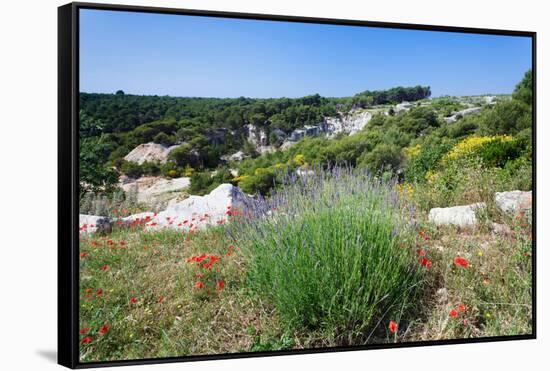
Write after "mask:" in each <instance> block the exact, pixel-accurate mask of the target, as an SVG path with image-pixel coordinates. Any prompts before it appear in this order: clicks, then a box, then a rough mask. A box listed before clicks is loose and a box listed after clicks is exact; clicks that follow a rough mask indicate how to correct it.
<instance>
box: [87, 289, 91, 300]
mask: <svg viewBox="0 0 550 371" xmlns="http://www.w3.org/2000/svg"><path fill="white" fill-rule="evenodd" d="M91 292H92V289H86V290H85V293H86V298H89V297H90V293H91Z"/></svg>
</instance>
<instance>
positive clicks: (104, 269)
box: [100, 265, 109, 271]
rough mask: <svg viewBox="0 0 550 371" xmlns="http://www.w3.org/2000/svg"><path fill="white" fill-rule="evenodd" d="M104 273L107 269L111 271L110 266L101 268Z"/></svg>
mask: <svg viewBox="0 0 550 371" xmlns="http://www.w3.org/2000/svg"><path fill="white" fill-rule="evenodd" d="M100 269H101V270H102V271H106V270H107V269H109V266H108V265H104V266H102V267H101V268H100Z"/></svg>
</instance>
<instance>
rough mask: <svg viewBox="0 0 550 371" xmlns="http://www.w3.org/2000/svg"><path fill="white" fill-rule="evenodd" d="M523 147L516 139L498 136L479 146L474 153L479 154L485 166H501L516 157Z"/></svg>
mask: <svg viewBox="0 0 550 371" xmlns="http://www.w3.org/2000/svg"><path fill="white" fill-rule="evenodd" d="M524 149H525V148H524V147H523V146H522V143H521V142H519V141H517V140H507V139H505V138H498V139H496V140H492V141H490V142H487V143H485V144H483V145H482V146H480V147H479V149H478V150H477V151H476V153H475V154H474V155H477V156H479V157H480V158H481V159H482V160H483V164H484V165H485V166H489V167H503V166H504V165H505V164H506V163H507V162H508V161H511V160H515V159H517V158H518V157H519V156H520V155H521V154H522V152H523V151H524Z"/></svg>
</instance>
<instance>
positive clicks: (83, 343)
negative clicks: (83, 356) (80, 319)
mask: <svg viewBox="0 0 550 371" xmlns="http://www.w3.org/2000/svg"><path fill="white" fill-rule="evenodd" d="M90 341H92V339H90V338H89V337H88V336H86V337H85V338H84V339H82V342H81V344H82V345H85V344H88V343H89V342H90Z"/></svg>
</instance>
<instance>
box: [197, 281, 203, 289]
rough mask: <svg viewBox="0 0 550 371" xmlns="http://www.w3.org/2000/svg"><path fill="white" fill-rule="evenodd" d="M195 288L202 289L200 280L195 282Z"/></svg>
mask: <svg viewBox="0 0 550 371" xmlns="http://www.w3.org/2000/svg"><path fill="white" fill-rule="evenodd" d="M197 288H198V289H202V281H199V282H197Z"/></svg>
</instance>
